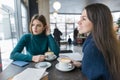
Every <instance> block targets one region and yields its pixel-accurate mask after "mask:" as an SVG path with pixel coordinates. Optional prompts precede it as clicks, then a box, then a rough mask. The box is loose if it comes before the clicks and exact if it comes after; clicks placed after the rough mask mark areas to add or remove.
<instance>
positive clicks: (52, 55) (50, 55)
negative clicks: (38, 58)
mask: <svg viewBox="0 0 120 80" xmlns="http://www.w3.org/2000/svg"><path fill="white" fill-rule="evenodd" d="M45 56H46V57H47V58H48V59H53V58H54V56H55V55H54V52H46V53H45Z"/></svg>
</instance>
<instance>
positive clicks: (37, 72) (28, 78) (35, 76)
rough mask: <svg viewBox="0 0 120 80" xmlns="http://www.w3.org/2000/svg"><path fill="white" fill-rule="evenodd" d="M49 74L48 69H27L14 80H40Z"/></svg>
mask: <svg viewBox="0 0 120 80" xmlns="http://www.w3.org/2000/svg"><path fill="white" fill-rule="evenodd" d="M47 74H48V73H46V68H40V69H36V68H27V69H25V70H24V71H22V72H21V73H19V74H17V75H16V76H14V77H13V79H12V80H40V79H41V78H42V77H43V76H45V75H47Z"/></svg>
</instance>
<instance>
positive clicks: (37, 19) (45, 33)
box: [10, 15, 60, 62]
mask: <svg viewBox="0 0 120 80" xmlns="http://www.w3.org/2000/svg"><path fill="white" fill-rule="evenodd" d="M29 30H30V32H31V33H28V34H25V35H23V36H22V38H21V39H20V40H19V42H18V43H17V45H16V47H15V48H14V49H13V51H12V52H11V55H10V58H11V59H13V60H22V61H33V62H39V61H43V60H44V59H45V55H44V53H45V52H47V51H48V48H49V49H50V50H51V51H52V52H54V54H55V55H56V56H58V55H59V51H60V48H59V46H58V45H57V43H56V41H55V40H54V38H53V37H52V35H51V33H50V27H49V26H47V22H46V19H45V17H44V16H43V15H34V16H33V17H32V19H31V22H30V27H29ZM24 47H25V48H26V53H22V51H23V49H24Z"/></svg>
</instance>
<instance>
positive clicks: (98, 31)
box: [85, 3, 120, 80]
mask: <svg viewBox="0 0 120 80" xmlns="http://www.w3.org/2000/svg"><path fill="white" fill-rule="evenodd" d="M85 10H86V12H87V16H88V18H89V20H90V21H91V22H92V23H93V31H92V35H93V39H94V41H95V44H96V46H97V47H98V49H99V50H100V51H101V52H102V54H103V56H104V59H105V62H106V64H107V66H108V70H109V72H110V74H111V77H112V79H113V80H118V79H120V43H119V41H118V40H117V37H116V34H115V31H114V30H113V18H112V15H111V11H110V9H109V8H108V7H107V6H106V5H104V4H100V3H94V4H90V5H88V6H86V7H85Z"/></svg>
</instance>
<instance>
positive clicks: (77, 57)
mask: <svg viewBox="0 0 120 80" xmlns="http://www.w3.org/2000/svg"><path fill="white" fill-rule="evenodd" d="M59 56H68V57H69V58H71V59H72V60H76V61H82V58H83V55H82V54H80V53H62V54H59Z"/></svg>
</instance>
